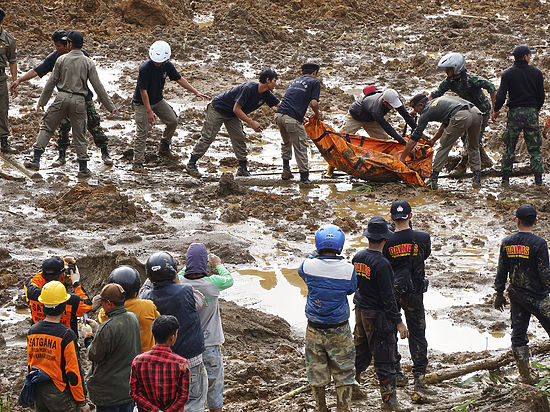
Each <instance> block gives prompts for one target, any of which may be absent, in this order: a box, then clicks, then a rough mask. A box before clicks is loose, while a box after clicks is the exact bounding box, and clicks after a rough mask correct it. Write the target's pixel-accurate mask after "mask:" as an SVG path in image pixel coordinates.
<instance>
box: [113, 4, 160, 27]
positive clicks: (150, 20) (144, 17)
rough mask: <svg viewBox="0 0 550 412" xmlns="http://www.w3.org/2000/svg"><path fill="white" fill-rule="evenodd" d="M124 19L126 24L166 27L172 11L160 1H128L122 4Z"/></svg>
mask: <svg viewBox="0 0 550 412" xmlns="http://www.w3.org/2000/svg"><path fill="white" fill-rule="evenodd" d="M121 11H122V18H123V19H124V21H125V22H126V23H132V24H137V25H139V26H157V25H161V26H164V25H165V24H166V23H168V19H167V15H170V14H171V13H170V10H169V9H168V7H166V5H165V4H164V3H163V2H161V1H158V0H126V1H124V2H122V4H121Z"/></svg>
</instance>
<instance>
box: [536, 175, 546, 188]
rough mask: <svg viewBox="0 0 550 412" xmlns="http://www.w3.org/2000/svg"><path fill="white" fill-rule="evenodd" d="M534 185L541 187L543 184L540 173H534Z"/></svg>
mask: <svg viewBox="0 0 550 412" xmlns="http://www.w3.org/2000/svg"><path fill="white" fill-rule="evenodd" d="M534 175H535V185H536V186H543V185H544V182H543V181H542V173H535V174H534Z"/></svg>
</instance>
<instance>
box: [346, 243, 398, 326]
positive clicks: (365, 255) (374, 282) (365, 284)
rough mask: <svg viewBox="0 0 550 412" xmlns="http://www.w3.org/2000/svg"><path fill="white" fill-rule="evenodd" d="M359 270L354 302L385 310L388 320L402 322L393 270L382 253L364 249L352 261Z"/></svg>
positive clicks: (367, 308) (372, 308) (366, 307)
mask: <svg viewBox="0 0 550 412" xmlns="http://www.w3.org/2000/svg"><path fill="white" fill-rule="evenodd" d="M351 262H352V263H353V265H354V266H355V271H356V272H357V292H355V296H354V298H353V303H355V304H356V305H357V306H359V307H360V308H361V309H366V310H376V311H383V312H384V313H385V314H386V318H388V320H390V321H393V322H395V323H396V324H397V323H399V322H401V313H400V311H399V309H398V308H397V302H396V300H395V293H394V289H393V271H392V268H391V265H390V262H388V259H386V258H385V257H384V256H383V255H382V253H380V252H377V251H375V250H371V249H363V250H361V251H359V252H357V253H356V254H355V256H354V257H353V259H352V261H351Z"/></svg>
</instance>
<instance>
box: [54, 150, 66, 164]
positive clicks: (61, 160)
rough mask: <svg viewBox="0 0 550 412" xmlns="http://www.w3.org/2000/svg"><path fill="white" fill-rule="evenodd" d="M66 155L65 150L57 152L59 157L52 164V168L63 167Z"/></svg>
mask: <svg viewBox="0 0 550 412" xmlns="http://www.w3.org/2000/svg"><path fill="white" fill-rule="evenodd" d="M66 154H67V152H66V151H65V150H59V156H58V157H57V159H55V161H54V162H53V163H52V167H59V166H63V165H64V164H65V163H67V159H66Z"/></svg>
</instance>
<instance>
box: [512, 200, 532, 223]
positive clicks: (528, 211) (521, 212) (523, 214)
mask: <svg viewBox="0 0 550 412" xmlns="http://www.w3.org/2000/svg"><path fill="white" fill-rule="evenodd" d="M514 216H515V217H517V218H518V219H519V220H521V221H522V222H525V223H528V224H533V223H534V222H535V219H536V218H537V211H536V210H535V208H534V207H533V206H531V205H521V206H520V207H518V208H517V209H516V210H515V211H514Z"/></svg>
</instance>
